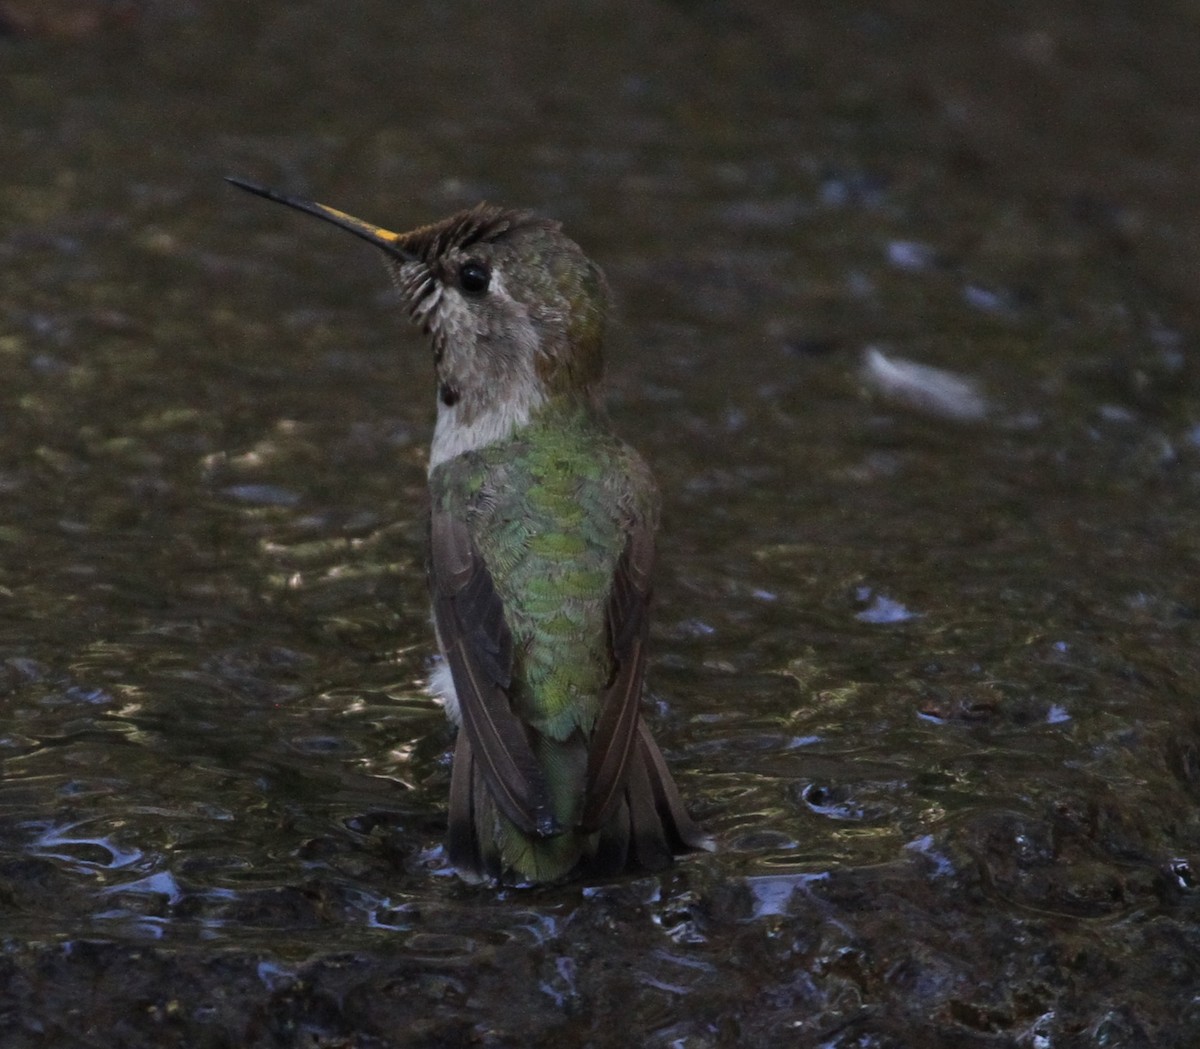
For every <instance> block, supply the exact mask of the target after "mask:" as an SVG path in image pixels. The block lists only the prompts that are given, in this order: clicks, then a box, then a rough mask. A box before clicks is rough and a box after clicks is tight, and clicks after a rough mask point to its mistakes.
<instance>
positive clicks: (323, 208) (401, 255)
mask: <svg viewBox="0 0 1200 1049" xmlns="http://www.w3.org/2000/svg"><path fill="white" fill-rule="evenodd" d="M225 181H226V182H231V183H233V185H235V186H237V187H238V189H244V190H246V192H248V193H255V194H257V195H258V196H260V197H266V198H267V200H274V201H276V202H277V203H279V204H286V205H287V206H288V207H289V208H296V209H297V210H298V211H306V212H308V214H310V215H316V216H317V218H319V219H324V220H325V221H326V222H332V223H333V224H334V225H335V226H338V227H340V228H341V229H344V230H346V231H347V232H349V233H353V234H354V235H355V236H356V237H361V238H362V239H363V240H365V241H368V242H369V243H371V244H374V245H375V247H377V248H382V249H383V250H384V251H386V252H387V253H388V254H389V255H394V256H396V258H398V259H400V261H401V262H415V261H417V256H416V255H415V254H414V253H413V252H411V251H407V250H405V249H404V248H402V247H400V244H399V242H400V240H401V237H402V234H400V233H393V232H392V231H391V230H389V229H384V228H383V227H382V226H373V225H372V224H371V223H369V222H364V221H363V220H362V219H356V218H355V217H354V216H353V215H347V214H346V213H345V212H344V211H338V209H337V208H331V207H329V206H328V205H326V204H318V203H316V202H315V201H312V200H301V199H300V198H299V197H289V196H285V195H284V194H283V193H280V192H278V191H277V190H274V189H268V188H267V187H266V186H260V185H258V183H256V182H248V181H246V179H244V178H236V177H234V176H233V175H226V176H225Z"/></svg>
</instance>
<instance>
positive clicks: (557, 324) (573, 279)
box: [230, 179, 608, 425]
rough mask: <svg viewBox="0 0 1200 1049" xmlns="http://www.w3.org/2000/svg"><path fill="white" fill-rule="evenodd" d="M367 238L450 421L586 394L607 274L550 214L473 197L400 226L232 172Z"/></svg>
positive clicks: (594, 383) (591, 396) (598, 361)
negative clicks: (435, 216) (445, 213)
mask: <svg viewBox="0 0 1200 1049" xmlns="http://www.w3.org/2000/svg"><path fill="white" fill-rule="evenodd" d="M230 181H231V182H233V183H234V184H235V185H237V186H240V187H241V188H243V189H247V190H249V191H251V192H253V193H257V194H259V195H260V196H265V197H268V198H269V199H271V200H276V201H279V202H280V203H282V204H287V205H289V206H291V207H294V208H298V209H300V210H301V211H306V212H308V213H309V214H312V215H316V216H317V217H319V218H323V219H325V220H326V221H329V222H332V223H334V224H335V225H337V226H340V227H341V228H343V229H345V230H348V231H349V232H351V233H353V234H355V235H356V236H359V237H362V238H363V239H364V240H368V241H370V242H371V243H372V244H374V245H375V246H376V247H378V248H381V249H382V250H383V252H384V253H385V259H386V263H387V266H388V269H389V271H390V272H391V274H392V276H393V278H394V280H395V282H396V286H397V287H398V288H399V289H400V292H401V294H402V296H403V298H404V303H405V306H406V308H407V310H408V312H409V314H410V316H411V317H412V318H413V320H414V321H416V322H417V323H418V324H419V325H420V326H421V327H422V329H423V330H424V331H425V332H426V333H427V334H428V335H429V336H430V337H431V338H432V341H433V350H434V363H435V366H436V369H437V378H438V397H439V400H440V402H441V405H442V407H443V408H453V409H454V412H455V415H456V416H457V420H458V422H460V423H461V424H464V425H471V424H472V422H473V420H474V418H475V417H476V416H478V415H480V414H481V413H489V412H492V413H494V412H495V411H497V410H498V409H501V408H504V409H508V410H511V411H514V412H519V413H523V414H524V415H525V416H528V415H529V414H530V413H531V412H532V411H534V410H535V409H536V408H537V407H538V406H540V405H541V404H544V403H547V402H550V401H558V402H561V401H568V402H579V403H585V404H593V403H594V402H595V400H596V398H597V396H598V386H599V381H600V376H601V371H602V354H601V344H602V340H603V334H604V322H605V315H606V313H607V309H608V286H607V284H606V282H605V280H604V275H603V273H602V272H601V271H600V269H599V267H597V266H596V265H595V264H594V263H592V262H591V261H590V260H589V259H588V258H587V257H586V256H585V255H584V254H583V252H582V251H581V250H580V248H579V246H578V245H577V244H576V243H575V242H574V241H572V240H570V239H569V238H568V237H566V236H564V234H563V233H562V231H561V229H560V227H559V224H558V223H557V222H552V221H549V220H547V219H542V218H538V217H536V216H534V215H532V214H530V213H529V212H525V211H511V210H507V209H505V208H500V207H495V206H493V205H490V204H479V205H476V206H475V207H474V208H470V209H469V210H467V211H461V212H459V213H458V214H456V215H452V216H450V217H449V218H447V219H444V220H443V221H441V222H436V223H433V224H432V225H429V226H422V227H420V228H418V229H415V230H412V231H411V232H408V233H393V232H391V231H390V230H386V229H383V228H382V227H379V226H374V225H371V224H370V223H367V222H364V221H362V220H361V219H356V218H354V217H353V216H350V215H347V214H345V213H344V212H341V211H337V210H336V209H334V208H330V207H327V206H326V205H324V204H316V203H313V202H311V201H306V200H299V199H296V198H293V197H287V196H284V195H282V194H279V193H276V192H275V191H274V190H269V189H265V188H263V187H261V186H257V185H254V184H253V183H247V182H244V181H242V180H240V179H230Z"/></svg>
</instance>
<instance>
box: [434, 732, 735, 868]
mask: <svg viewBox="0 0 1200 1049" xmlns="http://www.w3.org/2000/svg"><path fill="white" fill-rule="evenodd" d="M713 848H714V846H713V841H712V838H711V837H709V836H708V835H707V834H705V833H704V831H703V830H701V829H700V827H699V826H698V825H697V824H696V823H695V822H694V821H693V820H692V818H691V817H690V816H689V815H688V814H687V810H686V809H685V808H684V805H683V800H682V799H681V798H680V796H679V791H678V789H677V788H676V786H675V781H674V780H673V779H672V778H671V773H670V771H669V770H668V769H667V764H666V762H665V761H664V760H663V756H662V752H661V751H660V750H659V749H658V745H657V744H656V743H655V742H654V738H653V737H652V736H651V735H650V730H649V729H648V728H646V725H645V722H643V721H642V720H641V719H640V718H639V719H638V727H637V735H636V739H635V740H634V746H633V750H632V753H631V754H630V762H629V770H628V775H627V777H626V781H625V787H624V791H623V794H622V797H621V800H620V802H619V803H618V805H617V806H616V808H615V809H614V811H613V814H612V816H611V817H610V818H609V819H608V822H607V823H605V825H604V826H603V827H602V828H600V830H598V831H596V832H594V833H590V834H589V833H586V832H584V831H583V830H579V829H575V830H568V831H566V832H564V833H562V834H558V835H555V836H553V837H547V838H536V839H535V838H531V837H529V836H528V835H525V834H521V833H520V832H519V831H517V829H516V828H515V827H513V826H512V825H511V824H509V823H508V821H506V820H505V819H504V817H503V815H502V814H500V813H499V812H498V811H497V809H496V804H495V802H494V801H493V800H492V797H491V794H490V792H489V790H488V787H487V784H486V782H485V781H484V777H483V773H482V770H481V769H480V767H479V766H478V764H477V763H476V761H475V758H474V755H473V754H472V752H471V745H470V743H469V742H468V740H467V734H466V733H465V732H464V731H462V730H461V729H460V730H459V733H458V741H457V743H456V745H455V749H454V767H453V770H452V772H451V779H450V812H449V833H448V835H447V838H446V851H447V853H448V855H449V859H450V862H451V863H452V864H454V867H455V869H456V870H457V871H458V873H459V875H460V877H462V878H463V879H464V880H466V881H470V882H484V881H492V882H504V883H508V884H512V883H514V882H515V883H517V884H531V883H532V884H537V883H545V882H551V881H558V880H561V879H563V878H565V877H567V876H575V877H583V878H588V877H611V876H613V875H617V874H622V873H625V872H632V871H655V870H662V869H663V868H664V867H668V866H670V864H671V860H672V857H674V856H676V855H678V854H680V853H684V852H691V851H694V850H707V851H712V849H713Z"/></svg>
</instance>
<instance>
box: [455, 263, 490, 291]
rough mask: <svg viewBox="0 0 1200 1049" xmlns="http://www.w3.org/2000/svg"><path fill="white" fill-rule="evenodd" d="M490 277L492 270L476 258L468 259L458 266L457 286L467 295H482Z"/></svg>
mask: <svg viewBox="0 0 1200 1049" xmlns="http://www.w3.org/2000/svg"><path fill="white" fill-rule="evenodd" d="M491 279H492V271H491V270H490V269H488V268H487V266H486V265H485V264H484V263H482V262H480V261H479V260H478V259H468V260H467V261H466V262H464V263H463V264H462V265H461V266H459V267H458V286H459V287H460V288H462V290H463V291H465V292H466V293H467V294H468V295H482V294H483V293H484V292H485V291H487V290H488V283H489V282H490V281H491Z"/></svg>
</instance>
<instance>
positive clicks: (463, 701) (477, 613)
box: [430, 510, 561, 837]
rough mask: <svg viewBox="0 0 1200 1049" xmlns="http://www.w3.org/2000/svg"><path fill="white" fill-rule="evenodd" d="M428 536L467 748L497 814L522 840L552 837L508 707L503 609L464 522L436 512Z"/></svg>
mask: <svg viewBox="0 0 1200 1049" xmlns="http://www.w3.org/2000/svg"><path fill="white" fill-rule="evenodd" d="M430 531H431V544H430V546H431V559H430V577H431V584H432V591H433V616H434V621H435V622H436V624H437V630H438V637H439V638H440V639H441V643H442V646H443V648H444V650H445V656H446V662H447V663H448V664H449V665H450V673H451V676H452V677H453V679H454V689H455V692H456V693H457V694H458V704H459V710H460V711H461V713H462V732H463V733H464V734H465V742H466V743H467V744H469V745H470V750H471V754H472V755H473V758H474V760H475V761H476V762H478V765H479V767H480V769H481V770H482V772H483V775H484V778H485V779H486V780H487V783H488V786H489V787H490V788H491V792H492V795H493V796H494V797H495V800H496V804H497V806H498V807H499V809H500V811H501V812H503V813H504V815H505V816H507V817H508V819H510V820H511V821H512V822H513V823H514V824H515V825H516V826H517V827H519V828H520V829H521V830H522V831H524V832H525V833H526V834H531V835H536V836H539V837H549V836H550V835H553V834H557V833H559V832H560V830H561V828H560V827H559V826H558V825H557V823H556V821H555V819H554V816H553V813H552V812H551V808H550V798H549V792H548V790H547V787H546V780H545V777H544V775H543V774H542V771H541V769H540V768H539V766H538V763H537V759H536V758H535V757H534V753H533V748H532V747H531V746H530V745H529V738H528V736H527V735H526V733H525V728H524V726H523V725H522V723H521V721H520V719H519V718H518V717H517V716H516V714H514V713H513V710H512V707H511V705H510V703H509V698H508V691H507V690H508V688H509V686H510V684H511V674H512V660H513V642H512V634H511V633H510V632H509V629H508V624H507V623H506V622H505V621H504V603H503V601H501V599H500V596H499V594H497V593H496V588H495V586H494V585H493V582H492V575H491V573H490V572H489V571H488V569H487V566H486V565H485V564H484V562H483V558H482V557H480V555H479V551H478V550H477V549H476V548H475V544H474V542H473V541H472V539H471V535H470V533H469V532H468V530H467V526H466V524H465V523H464V522H463V521H461V520H459V519H458V518H456V517H454V516H452V515H451V514H449V513H445V512H443V511H438V510H435V511H434V513H433V515H432V521H431V529H430Z"/></svg>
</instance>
